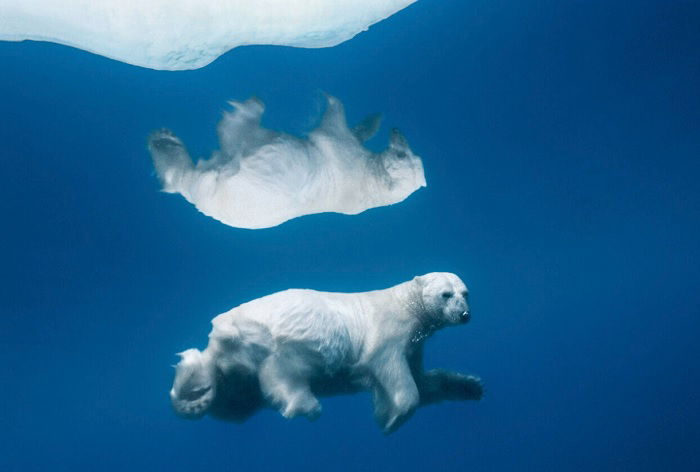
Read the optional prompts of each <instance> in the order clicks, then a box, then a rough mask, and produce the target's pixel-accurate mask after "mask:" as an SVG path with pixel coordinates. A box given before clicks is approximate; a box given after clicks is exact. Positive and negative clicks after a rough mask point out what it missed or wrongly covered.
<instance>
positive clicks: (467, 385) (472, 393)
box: [459, 375, 484, 400]
mask: <svg viewBox="0 0 700 472" xmlns="http://www.w3.org/2000/svg"><path fill="white" fill-rule="evenodd" d="M459 387H460V388H459V389H460V390H461V395H462V398H464V399H465V400H481V398H482V397H483V396H484V384H483V383H482V382H481V379H480V378H479V377H475V376H473V375H467V376H464V379H462V381H461V382H460V385H459Z"/></svg>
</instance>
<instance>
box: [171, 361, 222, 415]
mask: <svg viewBox="0 0 700 472" xmlns="http://www.w3.org/2000/svg"><path fill="white" fill-rule="evenodd" d="M178 356H180V362H178V363H177V365H176V366H175V380H174V381H173V387H172V389H171V390H170V401H171V403H172V405H173V409H174V410H175V413H177V414H178V415H180V416H182V417H184V418H190V419H196V418H200V417H201V416H203V415H204V414H205V413H206V412H207V410H209V407H211V404H212V402H213V401H214V397H215V395H216V373H215V369H214V363H213V362H212V361H211V357H210V356H209V355H207V353H206V352H201V351H199V350H197V349H188V350H186V351H183V352H181V353H179V354H178Z"/></svg>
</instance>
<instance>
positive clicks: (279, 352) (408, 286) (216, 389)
mask: <svg viewBox="0 0 700 472" xmlns="http://www.w3.org/2000/svg"><path fill="white" fill-rule="evenodd" d="M467 298H468V292H467V287H466V286H465V285H464V283H463V282H462V281H461V280H460V279H459V277H457V276H456V275H454V274H450V273H444V272H434V273H430V274H426V275H422V276H418V277H415V278H413V279H412V280H410V281H408V282H404V283H401V284H399V285H396V286H394V287H391V288H388V289H385V290H376V291H372V292H363V293H330V292H318V291H315V290H298V289H291V290H285V291H283V292H278V293H275V294H272V295H268V296H265V297H262V298H259V299H257V300H253V301H251V302H248V303H244V304H242V305H240V306H238V307H236V308H234V309H232V310H230V311H228V312H226V313H223V314H221V315H219V316H217V317H215V318H214V319H213V320H212V325H213V329H212V331H211V333H210V334H209V345H208V346H207V348H206V349H205V350H204V351H199V350H197V349H188V350H186V351H184V352H182V353H180V356H181V360H180V362H179V363H178V364H177V366H176V372H175V380H174V382H173V387H172V389H171V390H170V399H171V402H172V406H173V408H174V409H175V412H176V413H178V414H179V415H180V416H182V417H185V418H199V417H201V416H203V415H204V414H207V413H209V414H211V415H212V416H215V417H218V418H221V419H225V420H229V421H235V422H242V421H244V420H245V419H247V418H248V417H249V416H251V415H252V414H253V413H255V412H256V411H257V410H258V409H260V408H262V407H265V406H271V407H274V408H277V409H278V410H279V411H280V413H281V414H282V415H283V416H285V417H287V418H293V417H296V416H306V417H308V418H309V419H315V418H317V417H318V416H319V414H320V413H321V404H320V403H319V401H318V399H317V398H316V397H317V396H329V395H338V394H347V393H353V392H359V391H365V390H369V391H371V392H372V393H373V395H374V414H375V418H376V420H377V421H378V423H379V424H380V426H381V427H382V428H383V429H384V431H385V432H387V433H388V432H391V431H394V430H395V429H396V428H397V427H399V426H400V425H401V424H402V423H403V422H404V421H405V420H406V419H408V418H409V417H410V416H411V414H412V413H413V412H414V411H415V409H416V408H417V407H418V406H422V405H427V404H430V403H435V402H440V401H443V400H479V399H480V398H481V396H482V393H483V388H482V385H481V381H480V380H479V379H478V378H477V377H474V376H467V375H463V374H459V373H456V372H448V371H444V370H440V369H437V370H429V371H427V372H425V371H424V370H423V365H422V359H423V344H424V341H425V340H426V339H427V338H428V337H429V336H430V335H431V334H433V333H434V332H435V331H436V330H438V329H440V328H442V327H445V326H453V325H459V324H463V323H466V322H468V321H469V319H470V312H469V305H468V300H467Z"/></svg>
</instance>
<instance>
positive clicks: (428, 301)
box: [414, 272, 471, 326]
mask: <svg viewBox="0 0 700 472" xmlns="http://www.w3.org/2000/svg"><path fill="white" fill-rule="evenodd" d="M414 281H415V282H416V283H417V284H418V286H419V288H420V290H421V296H422V302H423V307H424V309H425V315H426V316H427V317H428V319H429V323H431V324H434V325H435V326H444V325H456V324H462V323H466V322H468V321H469V319H470V318H471V314H470V311H469V291H468V290H467V286H466V285H464V282H462V280H461V279H460V278H459V277H457V276H456V275H455V274H451V273H449V272H432V273H430V274H425V275H419V276H418V277H416V278H415V279H414Z"/></svg>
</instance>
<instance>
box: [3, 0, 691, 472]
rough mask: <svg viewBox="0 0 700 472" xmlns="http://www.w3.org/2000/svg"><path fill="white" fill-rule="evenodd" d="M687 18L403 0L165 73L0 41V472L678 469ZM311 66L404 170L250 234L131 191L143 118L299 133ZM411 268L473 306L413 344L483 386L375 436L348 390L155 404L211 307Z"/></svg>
mask: <svg viewBox="0 0 700 472" xmlns="http://www.w3.org/2000/svg"><path fill="white" fill-rule="evenodd" d="M699 41H700V2H697V1H691V0H687V1H680V0H677V1H661V0H660V1H645V0H637V1H616V2H610V1H606V2H604V1H587V2H586V1H564V2H562V1H554V0H544V1H539V2H522V1H513V0H510V1H506V0H501V1H496V0H469V1H465V0H442V1H437V0H421V1H419V2H418V3H417V4H415V5H413V6H412V7H410V8H408V9H406V10H404V11H402V12H401V13H399V14H397V15H396V16H394V17H392V18H390V19H389V20H387V21H384V22H382V23H380V24H377V25H375V26H374V27H372V28H371V29H370V30H369V31H368V32H366V33H363V34H361V35H360V36H358V37H357V38H355V39H354V40H352V41H349V42H346V43H344V44H342V45H340V46H338V47H335V48H330V49H319V50H304V49H291V48H282V47H246V48H240V49H237V50H234V51H232V52H230V53H228V54H226V55H225V56H223V57H222V58H220V59H219V60H217V61H216V62H214V63H213V64H211V65H210V66H208V67H206V68H203V69H200V70H196V71H191V72H159V71H153V70H147V69H142V68H137V67H133V66H130V65H126V64H122V63H118V62H115V61H112V60H109V59H105V58H103V57H99V56H95V55H91V54H88V53H86V52H83V51H78V50H74V49H71V48H67V47H63V46H58V45H54V44H46V43H30V42H25V43H0V63H1V64H2V72H0V110H2V115H1V116H2V118H0V143H2V147H1V148H0V156H1V157H0V176H1V178H2V185H0V214H2V227H1V231H0V247H1V248H2V249H1V251H2V252H1V253H0V254H1V256H0V281H1V282H2V283H1V284H0V340H1V341H2V342H1V343H0V360H1V361H0V378H1V379H2V380H1V381H0V404H1V405H2V408H1V409H0V410H1V412H0V425H1V426H0V470H3V471H47V470H51V471H63V470H70V471H78V470H86V471H92V470H102V471H113V470H114V471H122V470H132V471H133V470H136V471H140V470H171V471H195V470H199V471H201V470H236V471H249V470H250V471H253V470H255V471H258V470H272V471H278V470H299V471H305V472H311V471H329V470H338V471H360V470H380V471H399V470H401V471H413V470H415V471H423V470H463V471H513V470H535V471H659V470H674V471H686V470H687V471H692V470H700V448H699V447H698V444H700V394H699V393H698V392H699V391H700V364H699V363H698V359H700V345H699V343H698V337H699V335H700V289H699V288H698V283H699V282H700V264H699V262H700V257H699V256H700V248H699V247H698V241H699V240H700V218H699V217H698V215H699V214H700V185H699V183H698V179H699V177H700V88H699V86H698V85H699V84H700V52H699V49H698V44H700V42H699ZM321 91H327V92H329V93H332V94H334V95H336V96H338V97H339V98H340V99H342V100H343V102H344V103H345V105H346V109H347V111H348V115H349V119H350V121H351V122H353V121H356V120H359V119H360V118H362V117H363V116H364V115H365V114H367V113H369V112H373V111H381V112H383V113H384V117H385V129H384V130H383V132H382V133H381V134H380V136H378V137H377V138H375V141H374V142H373V146H375V147H376V148H380V147H383V145H384V143H385V142H386V139H387V136H388V134H387V129H388V127H390V126H397V127H399V128H401V129H402V130H403V131H404V133H405V135H406V136H407V137H408V140H409V142H410V143H411V146H412V147H413V149H414V150H415V152H416V153H417V154H419V155H421V156H422V157H423V159H424V163H425V167H426V177H427V180H428V187H427V188H426V189H422V190H420V191H418V192H416V193H415V194H414V195H412V196H411V197H409V198H408V199H407V200H406V201H405V202H403V203H401V204H398V205H395V206H391V207H384V208H379V209H374V210H370V211H367V212H365V213H363V214H361V215H358V216H344V215H334V214H324V215H315V216H309V217H304V218H300V219H296V220H293V221H291V222H288V223H286V224H283V225H281V226H279V227H276V228H273V229H268V230H259V231H247V230H240V229H234V228H230V227H227V226H224V225H222V224H221V223H219V222H217V221H215V220H213V219H210V218H207V217H205V216H203V215H202V214H200V213H198V212H196V211H195V210H194V209H193V208H192V206H191V205H189V204H187V203H186V202H185V201H184V199H182V198H181V197H179V196H173V195H166V194H163V193H159V192H158V183H157V181H156V179H155V177H154V175H153V171H152V166H151V162H150V158H149V155H148V153H147V150H146V147H145V143H146V136H147V134H148V132H149V131H150V130H152V129H154V128H157V127H161V126H167V127H169V128H171V129H173V130H174V131H175V132H176V133H177V134H178V135H179V136H181V137H182V138H183V140H184V141H185V142H186V143H187V145H188V147H189V149H190V151H191V152H192V154H193V155H196V156H206V155H208V153H209V152H210V150H212V149H213V148H214V147H215V146H216V137H215V129H214V127H215V125H216V122H217V121H218V119H219V117H220V112H221V111H222V110H223V109H224V107H225V101H226V100H228V99H234V98H235V99H245V98H247V97H248V96H250V95H253V94H255V95H257V96H259V97H261V98H262V99H263V100H264V101H265V102H266V104H267V113H266V115H265V119H264V124H265V125H266V126H268V127H271V128H277V129H282V130H285V131H290V132H294V133H303V132H304V131H305V130H308V129H310V128H311V127H312V126H313V125H314V124H315V120H317V119H318V117H319V114H320V111H321V104H322V101H323V100H322V94H321ZM436 270H446V271H453V272H456V273H458V274H459V275H460V276H461V277H462V278H463V279H464V280H465V281H466V282H467V284H468V285H469V287H470V290H471V297H472V313H473V318H472V322H471V323H470V324H468V325H467V326H463V327H459V328H454V329H451V330H445V331H442V332H440V333H438V334H437V335H436V336H435V337H434V338H433V339H431V340H430V341H429V344H428V346H427V352H426V365H427V366H428V367H438V366H439V367H444V368H450V369H455V370H460V371H463V372H468V373H473V374H478V375H480V376H481V377H482V378H483V381H484V383H485V385H486V388H487V392H486V396H485V398H484V399H483V400H482V401H481V402H470V403H447V404H441V405H437V406H433V407H429V408H425V409H422V410H419V411H418V412H417V413H416V415H415V416H414V417H413V418H412V419H411V420H410V421H409V422H407V423H406V424H405V425H404V426H403V427H402V428H401V429H400V430H399V431H398V432H396V433H395V434H393V435H390V436H384V435H382V433H381V432H380V430H379V428H377V427H376V425H375V424H374V422H373V420H372V415H371V399H370V397H369V395H356V396H351V397H342V398H332V399H325V400H323V405H324V412H323V415H322V416H321V418H320V419H319V420H318V421H317V422H315V423H309V422H308V421H306V420H304V419H298V420H293V421H286V420H284V419H282V418H281V417H280V416H279V415H278V414H277V413H275V412H272V411H268V412H263V413H261V414H259V415H257V416H255V417H254V418H253V419H251V420H250V421H249V422H247V423H245V424H244V425H235V424H230V423H224V422H220V421H215V420H212V419H209V418H205V419H203V420H200V421H194V422H193V421H185V420H182V419H179V418H177V417H176V416H175V415H174V414H173V413H172V411H171V409H170V406H169V401H168V396H167V392H168V390H169V388H170V384H171V381H172V375H173V370H172V368H171V367H170V365H171V364H173V363H175V362H176V361H177V359H176V357H175V356H174V353H175V352H178V351H180V350H183V349H185V348H189V347H199V348H202V347H204V346H205V345H206V335H207V333H208V332H209V329H210V325H209V321H210V319H211V318H212V317H213V316H214V315H216V314H217V313H220V312H223V311H226V310H228V309H230V308H231V307H233V306H235V305H237V304H239V303H241V302H244V301H247V300H250V299H252V298H256V297H259V296H262V295H264V294H267V293H270V292H273V291H277V290H281V289H284V288H288V287H309V288H317V289H323V290H337V291H354V290H369V289H375V288H382V287H386V286H389V285H392V284H395V283H398V282H401V281H403V280H407V279H409V278H410V277H412V276H414V275H416V274H419V273H424V272H429V271H436ZM370 468H371V469H370Z"/></svg>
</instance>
